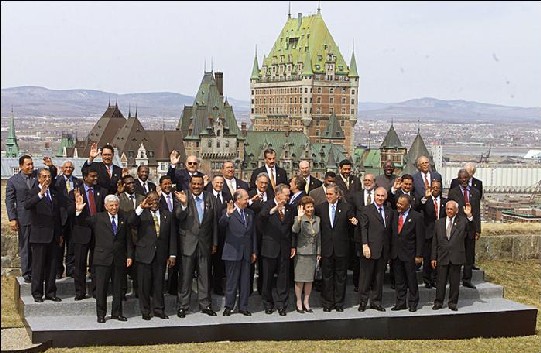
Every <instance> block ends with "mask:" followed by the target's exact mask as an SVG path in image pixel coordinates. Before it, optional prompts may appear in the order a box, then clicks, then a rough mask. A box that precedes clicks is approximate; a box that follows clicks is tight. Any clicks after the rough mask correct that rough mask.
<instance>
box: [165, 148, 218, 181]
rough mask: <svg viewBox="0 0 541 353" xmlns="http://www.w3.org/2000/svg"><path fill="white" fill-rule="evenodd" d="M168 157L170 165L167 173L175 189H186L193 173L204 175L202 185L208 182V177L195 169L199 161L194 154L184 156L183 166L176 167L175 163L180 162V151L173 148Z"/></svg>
mask: <svg viewBox="0 0 541 353" xmlns="http://www.w3.org/2000/svg"><path fill="white" fill-rule="evenodd" d="M169 158H170V161H171V165H169V169H168V170H167V175H169V176H170V177H171V180H172V181H173V184H175V188H176V190H177V191H188V190H189V189H190V180H191V178H192V176H195V175H197V176H201V177H204V186H206V185H207V184H208V177H207V176H206V175H204V174H203V173H201V172H200V171H198V170H197V167H198V166H199V161H198V160H197V157H196V156H194V155H191V156H188V157H186V162H184V168H177V164H178V163H179V162H180V153H179V152H178V151H175V150H173V151H172V152H171V155H170V156H169Z"/></svg>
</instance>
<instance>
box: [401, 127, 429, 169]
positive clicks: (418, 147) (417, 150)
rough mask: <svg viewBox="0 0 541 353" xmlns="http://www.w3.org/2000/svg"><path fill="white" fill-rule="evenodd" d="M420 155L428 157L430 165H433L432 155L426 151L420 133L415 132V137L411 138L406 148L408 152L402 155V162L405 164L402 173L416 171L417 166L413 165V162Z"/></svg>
mask: <svg viewBox="0 0 541 353" xmlns="http://www.w3.org/2000/svg"><path fill="white" fill-rule="evenodd" d="M421 156H426V157H428V158H429V159H430V165H431V166H432V167H434V162H433V161H432V156H431V155H430V153H429V152H428V149H427V148H426V145H425V142H424V141H423V138H422V137H421V134H420V133H419V132H417V136H415V139H414V140H413V143H412V144H411V147H410V149H409V150H408V154H406V157H404V164H405V165H406V166H405V167H404V170H403V173H408V174H413V173H415V172H416V171H417V166H416V165H415V163H416V161H417V158H419V157H421ZM433 170H434V168H433Z"/></svg>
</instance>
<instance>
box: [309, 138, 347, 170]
mask: <svg viewBox="0 0 541 353" xmlns="http://www.w3.org/2000/svg"><path fill="white" fill-rule="evenodd" d="M311 147H312V148H311V153H312V164H313V166H314V168H320V169H325V168H336V167H337V165H338V162H340V161H341V160H344V159H346V152H345V150H344V146H343V145H339V144H333V143H313V144H312V146H311Z"/></svg>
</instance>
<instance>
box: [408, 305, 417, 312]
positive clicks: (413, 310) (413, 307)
mask: <svg viewBox="0 0 541 353" xmlns="http://www.w3.org/2000/svg"><path fill="white" fill-rule="evenodd" d="M408 310H409V312H410V313H414V312H416V311H417V306H410V307H409V309H408Z"/></svg>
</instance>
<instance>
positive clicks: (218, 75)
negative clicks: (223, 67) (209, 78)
mask: <svg viewBox="0 0 541 353" xmlns="http://www.w3.org/2000/svg"><path fill="white" fill-rule="evenodd" d="M214 80H215V81H216V88H218V93H220V97H223V96H224V73H223V72H215V73H214Z"/></svg>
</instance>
